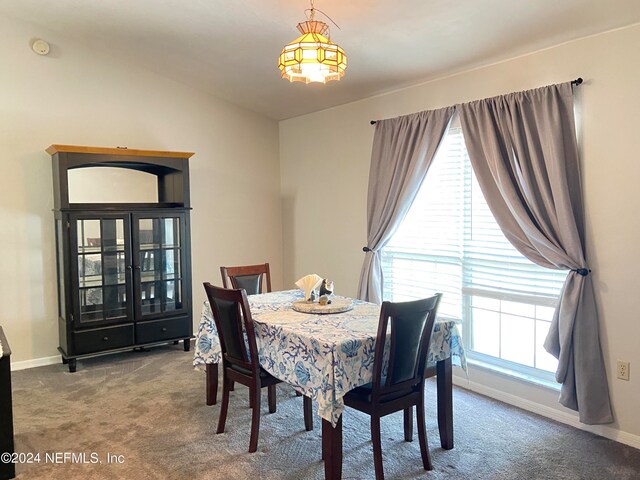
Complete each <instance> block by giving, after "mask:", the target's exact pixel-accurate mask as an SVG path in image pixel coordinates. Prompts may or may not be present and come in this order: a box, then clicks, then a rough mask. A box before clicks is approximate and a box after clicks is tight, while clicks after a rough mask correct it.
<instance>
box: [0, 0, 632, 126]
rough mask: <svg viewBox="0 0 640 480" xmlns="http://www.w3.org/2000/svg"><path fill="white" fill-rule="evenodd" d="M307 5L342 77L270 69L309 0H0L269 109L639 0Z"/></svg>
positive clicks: (523, 48)
mask: <svg viewBox="0 0 640 480" xmlns="http://www.w3.org/2000/svg"><path fill="white" fill-rule="evenodd" d="M315 6H316V8H318V9H321V10H323V11H325V12H326V13H327V14H328V15H330V16H331V18H332V19H333V20H335V22H336V23H337V24H338V25H340V27H341V29H340V30H339V29H337V28H335V27H332V28H331V38H332V40H333V41H334V42H336V43H338V44H339V45H340V46H341V47H342V48H344V50H345V51H346V53H347V55H348V60H349V64H348V68H347V71H346V75H345V77H344V78H343V79H342V80H341V81H339V82H330V83H328V84H326V85H322V84H309V85H304V84H301V83H293V84H291V83H289V82H288V81H286V80H284V79H282V78H280V72H279V70H278V68H277V57H278V55H279V53H280V50H281V49H282V47H283V46H284V45H285V44H286V43H288V42H289V41H290V40H292V39H294V38H296V37H297V36H298V32H297V30H296V28H295V27H296V24H297V23H298V22H301V21H303V20H304V19H305V14H304V10H305V9H306V8H308V7H309V2H308V0H2V2H0V14H3V15H6V16H9V17H14V18H19V19H22V20H26V21H29V22H32V23H35V24H39V25H42V26H43V27H46V28H47V29H52V30H54V31H60V32H64V33H65V34H67V35H70V36H73V37H75V38H77V39H79V40H82V41H86V42H87V43H89V44H91V45H92V46H94V47H97V48H101V49H104V50H106V51H108V52H109V53H110V54H113V55H117V56H119V57H121V58H122V60H123V61H125V62H133V63H136V64H137V65H140V66H142V67H144V68H147V69H149V70H152V71H155V72H158V73H160V74H162V75H165V76H167V77H170V78H172V79H175V80H177V81H180V82H183V83H185V84H188V85H191V86H193V87H195V88H198V89H200V90H202V91H205V92H209V93H211V94H213V95H215V96H217V97H220V98H223V99H225V100H228V101H230V102H232V103H235V104H237V105H241V106H243V107H246V108H248V109H250V110H253V111H256V112H259V113H262V114H264V115H266V116H268V117H271V118H274V119H284V118H290V117H294V116H297V115H302V114H305V113H310V112H314V111H317V110H322V109H325V108H329V107H332V106H335V105H340V104H344V103H347V102H351V101H354V100H358V99H362V98H366V97H369V96H372V95H376V94H380V93H383V92H386V91H390V90H395V89H397V88H401V87H404V86H408V85H412V84H416V83H420V82H423V81H426V80H429V79H431V78H435V77H439V76H442V75H445V74H449V73H453V72H457V71H461V70H466V69H468V68H472V67H476V66H479V65H484V64H488V63H492V62H495V61H499V60H503V59H507V58H511V57H514V56H517V55H520V54H523V53H528V52H532V51H535V50H538V49H541V48H545V47H549V46H552V45H557V44H559V43H562V42H564V41H568V40H572V39H575V38H579V37H583V36H586V35H590V34H593V33H598V32H602V31H606V30H610V29H613V28H617V27H621V26H625V25H630V24H633V23H637V22H640V1H639V0H457V1H455V0H393V1H392V0H379V1H374V0H348V1H347V0H315ZM327 23H329V22H327ZM36 34H37V32H36ZM45 40H46V38H45ZM25 41H28V40H25ZM60 48H61V50H62V52H64V45H62V46H60Z"/></svg>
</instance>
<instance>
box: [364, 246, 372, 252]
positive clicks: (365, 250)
mask: <svg viewBox="0 0 640 480" xmlns="http://www.w3.org/2000/svg"><path fill="white" fill-rule="evenodd" d="M362 251H363V252H365V253H366V252H373V251H374V250H371V249H370V248H369V247H362Z"/></svg>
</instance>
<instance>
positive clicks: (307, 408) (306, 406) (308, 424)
mask: <svg viewBox="0 0 640 480" xmlns="http://www.w3.org/2000/svg"><path fill="white" fill-rule="evenodd" d="M302 408H303V410H304V429H305V430H306V431H307V432H310V431H311V430H313V409H312V405H311V397H307V396H306V395H305V396H304V397H303V398H302Z"/></svg>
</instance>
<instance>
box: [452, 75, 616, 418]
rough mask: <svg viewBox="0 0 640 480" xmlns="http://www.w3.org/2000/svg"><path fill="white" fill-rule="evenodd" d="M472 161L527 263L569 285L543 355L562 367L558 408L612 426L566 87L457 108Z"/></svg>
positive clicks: (489, 200)
mask: <svg viewBox="0 0 640 480" xmlns="http://www.w3.org/2000/svg"><path fill="white" fill-rule="evenodd" d="M458 111H459V113H460V121H461V124H462V132H463V134H464V138H465V142H466V145H467V150H468V152H469V158H470V160H471V164H472V166H473V170H474V172H475V174H476V176H477V178H478V182H479V184H480V188H481V189H482V192H483V193H484V196H485V198H486V200H487V203H488V205H489V208H490V209H491V212H492V213H493V215H494V217H495V218H496V220H497V222H498V224H499V225H500V228H501V229H502V231H503V232H504V234H505V235H506V237H507V238H508V239H509V240H510V241H511V243H512V244H513V245H514V246H515V247H516V248H517V249H518V250H519V251H520V252H521V253H522V254H523V255H524V256H525V257H527V258H528V259H529V260H531V261H533V262H534V263H537V264H538V265H542V266H544V267H548V268H556V269H568V270H571V271H570V272H569V274H568V275H567V279H566V281H565V283H564V286H563V289H562V292H561V294H560V301H559V305H558V307H557V309H556V312H555V315H554V318H553V322H552V324H551V329H550V331H549V334H548V336H547V339H546V341H545V344H544V346H545V348H546V349H547V351H548V352H549V353H551V354H552V355H554V356H555V357H556V358H558V360H559V365H558V370H557V372H556V380H557V381H558V382H559V383H562V388H561V393H560V403H561V404H562V405H564V406H566V407H568V408H571V409H573V410H577V411H578V412H579V415H580V421H581V422H583V423H587V424H601V423H611V422H612V421H613V416H612V413H611V404H610V401H609V388H608V385H607V375H606V371H605V367H604V362H603V357H602V350H601V348H600V337H599V333H598V314H597V310H596V305H595V300H594V295H593V284H592V282H591V275H590V274H589V269H588V265H587V263H586V260H585V248H584V218H583V206H582V191H581V185H580V169H579V159H578V148H577V141H576V134H575V125H574V118H573V92H572V88H571V84H570V83H565V84H561V85H553V86H549V87H543V88H538V89H535V90H529V91H526V92H520V93H513V94H510V95H504V96H501V97H496V98H490V99H486V100H480V101H477V102H472V103H468V104H464V105H460V106H459V110H458Z"/></svg>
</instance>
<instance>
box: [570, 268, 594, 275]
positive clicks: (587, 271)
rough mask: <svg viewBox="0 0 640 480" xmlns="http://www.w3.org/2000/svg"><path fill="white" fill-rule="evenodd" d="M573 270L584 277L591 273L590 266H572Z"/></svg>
mask: <svg viewBox="0 0 640 480" xmlns="http://www.w3.org/2000/svg"><path fill="white" fill-rule="evenodd" d="M571 271H572V272H576V273H577V274H578V275H582V276H583V277H586V276H587V275H589V274H590V273H591V269H590V268H572V269H571Z"/></svg>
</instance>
